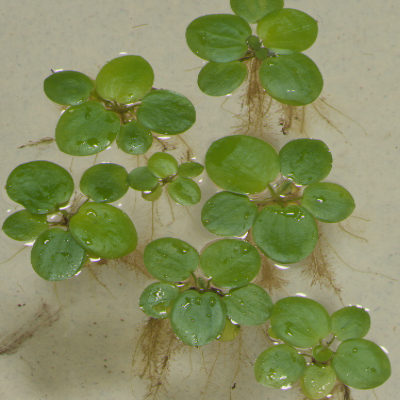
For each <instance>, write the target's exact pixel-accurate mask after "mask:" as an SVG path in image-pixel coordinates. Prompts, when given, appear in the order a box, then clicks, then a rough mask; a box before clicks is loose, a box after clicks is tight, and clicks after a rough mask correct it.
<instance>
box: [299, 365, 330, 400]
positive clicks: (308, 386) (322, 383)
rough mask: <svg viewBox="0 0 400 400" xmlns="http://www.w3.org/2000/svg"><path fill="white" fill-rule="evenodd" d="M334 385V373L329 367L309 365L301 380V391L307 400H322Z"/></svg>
mask: <svg viewBox="0 0 400 400" xmlns="http://www.w3.org/2000/svg"><path fill="white" fill-rule="evenodd" d="M335 384H336V374H335V371H334V370H333V369H332V367H331V366H329V365H322V364H311V365H308V366H307V369H306V372H305V374H304V375H303V377H302V378H301V381H300V387H301V391H302V392H303V394H304V395H305V396H307V398H308V399H312V400H317V399H324V398H325V397H326V396H328V395H329V394H330V393H331V392H332V390H333V388H334V386H335Z"/></svg>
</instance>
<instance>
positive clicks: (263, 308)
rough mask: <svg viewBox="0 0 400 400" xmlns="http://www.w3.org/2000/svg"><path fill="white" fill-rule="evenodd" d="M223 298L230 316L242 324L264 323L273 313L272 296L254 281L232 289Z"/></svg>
mask: <svg viewBox="0 0 400 400" xmlns="http://www.w3.org/2000/svg"><path fill="white" fill-rule="evenodd" d="M223 300H224V303H225V305H226V309H227V315H228V317H229V318H231V319H232V321H234V322H235V323H237V324H240V325H260V324H263V323H265V322H267V320H268V318H269V317H270V315H271V313H272V308H273V304H272V300H271V297H269V294H268V293H267V292H266V291H265V290H264V289H263V288H261V287H260V286H258V285H254V284H253V283H249V284H248V285H246V286H243V287H241V288H236V289H231V290H230V291H229V293H228V294H226V295H225V296H224V297H223Z"/></svg>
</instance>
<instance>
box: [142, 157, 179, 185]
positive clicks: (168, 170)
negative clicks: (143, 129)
mask: <svg viewBox="0 0 400 400" xmlns="http://www.w3.org/2000/svg"><path fill="white" fill-rule="evenodd" d="M147 168H148V169H149V171H150V173H151V174H153V175H154V176H155V177H157V178H159V179H164V178H168V177H170V176H173V175H176V174H177V173H178V161H176V159H175V157H174V156H171V154H168V153H162V152H158V153H154V154H153V155H152V156H151V157H150V158H149V161H148V162H147Z"/></svg>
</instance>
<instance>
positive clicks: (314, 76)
mask: <svg viewBox="0 0 400 400" xmlns="http://www.w3.org/2000/svg"><path fill="white" fill-rule="evenodd" d="M259 76H260V82H261V85H262V87H263V88H264V89H265V91H266V92H267V93H268V94H269V95H270V96H271V97H272V98H274V99H275V100H278V101H279V102H281V103H283V104H288V105H290V106H304V105H306V104H310V103H312V102H313V101H314V100H316V99H317V97H318V96H319V95H320V93H321V92H322V87H323V85H324V80H323V78H322V75H321V72H320V71H319V69H318V67H317V66H316V65H315V63H314V61H312V60H311V59H310V58H308V57H307V56H306V55H304V54H302V53H296V54H289V55H284V56H278V57H269V58H267V59H266V60H265V61H264V62H263V63H262V64H261V67H260V72H259Z"/></svg>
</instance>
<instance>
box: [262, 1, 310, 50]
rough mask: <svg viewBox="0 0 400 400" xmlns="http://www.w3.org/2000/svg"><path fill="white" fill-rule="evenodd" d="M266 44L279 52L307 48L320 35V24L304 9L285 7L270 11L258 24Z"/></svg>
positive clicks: (270, 48) (268, 47)
mask: <svg viewBox="0 0 400 400" xmlns="http://www.w3.org/2000/svg"><path fill="white" fill-rule="evenodd" d="M257 34H258V36H259V37H260V38H261V40H262V41H263V43H264V46H265V47H266V48H267V49H269V50H271V51H273V52H275V53H277V54H290V53H293V52H296V53H297V52H301V51H304V50H307V49H308V48H309V47H311V46H312V45H313V43H314V42H315V39H316V38H317V35H318V24H317V21H315V19H314V18H312V17H310V16H309V15H308V14H306V13H304V12H303V11H299V10H295V9H293V8H283V9H281V10H276V11H273V12H271V13H268V14H267V15H266V16H265V17H264V18H262V19H261V20H260V21H259V22H258V24H257Z"/></svg>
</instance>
